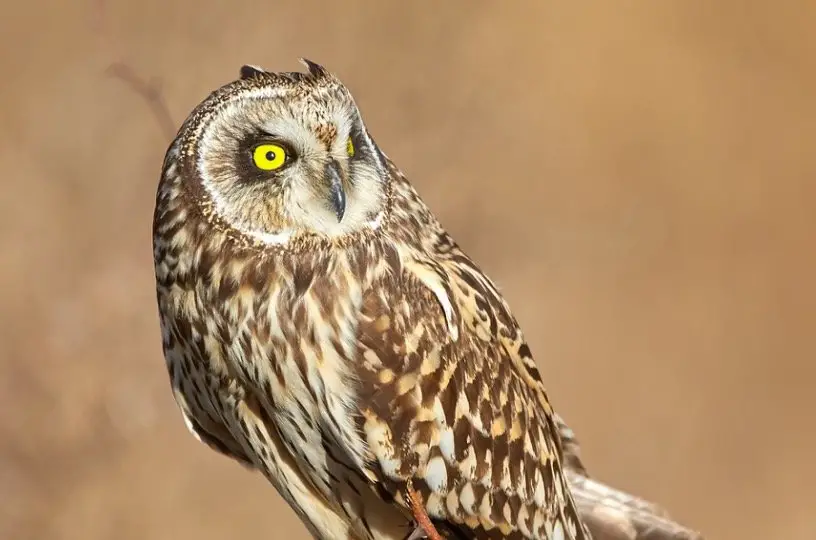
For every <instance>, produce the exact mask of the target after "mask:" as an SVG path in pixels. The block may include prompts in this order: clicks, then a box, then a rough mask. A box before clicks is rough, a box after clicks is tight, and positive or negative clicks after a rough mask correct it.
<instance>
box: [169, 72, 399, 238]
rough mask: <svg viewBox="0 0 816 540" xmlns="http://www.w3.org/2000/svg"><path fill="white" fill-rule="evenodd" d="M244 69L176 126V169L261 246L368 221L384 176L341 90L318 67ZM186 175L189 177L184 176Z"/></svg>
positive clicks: (328, 234) (378, 212) (378, 214)
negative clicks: (180, 161) (181, 162)
mask: <svg viewBox="0 0 816 540" xmlns="http://www.w3.org/2000/svg"><path fill="white" fill-rule="evenodd" d="M307 65H308V67H309V73H308V74H304V73H280V74H278V73H268V72H265V71H262V70H260V69H257V68H252V67H249V66H245V67H244V68H243V69H242V70H241V79H240V80H238V81H235V82H233V83H230V84H228V85H226V86H224V87H222V88H221V89H219V90H217V91H216V92H214V93H213V94H212V95H211V96H210V97H209V98H208V99H207V100H205V101H204V102H203V103H202V104H201V105H200V106H199V107H198V108H197V109H196V110H195V111H194V112H193V113H192V114H191V115H190V117H189V118H188V120H187V122H186V123H185V126H184V127H183V128H182V131H181V132H180V136H179V139H178V140H179V141H181V145H182V146H181V148H180V150H181V154H182V155H183V156H184V155H186V156H190V157H192V158H193V159H191V160H187V161H186V163H187V167H188V169H189V168H194V169H195V171H190V170H185V171H183V174H182V176H183V177H184V178H186V179H187V180H186V181H192V182H194V183H197V184H198V185H197V186H195V187H196V188H198V189H197V190H198V191H199V192H200V197H201V198H202V199H204V200H203V201H202V202H203V203H205V204H207V205H208V206H209V207H210V208H211V209H212V211H214V212H215V214H217V215H218V217H219V218H220V220H221V221H222V222H224V223H226V224H228V226H230V227H232V228H234V229H235V230H237V231H239V232H240V233H242V234H244V235H247V236H250V237H252V238H253V239H255V240H259V241H261V242H263V243H265V244H274V245H285V244H287V243H288V242H289V241H290V240H292V239H293V238H296V237H303V236H312V237H318V238H324V239H333V238H340V237H344V236H346V235H349V234H350V233H354V232H356V231H359V230H362V229H365V228H376V227H378V224H379V223H380V221H381V219H382V213H383V212H384V210H385V202H386V185H387V173H386V170H385V167H384V163H383V155H382V154H381V152H380V151H379V149H378V148H377V147H376V145H375V144H374V142H373V141H372V139H371V137H370V136H369V134H368V132H367V130H366V128H365V126H364V124H363V122H362V119H361V117H360V113H359V111H358V109H357V107H356V105H355V103H354V100H353V99H352V97H351V95H350V93H349V92H348V90H347V89H346V88H345V87H344V86H343V85H342V84H341V83H340V82H339V81H338V80H337V79H336V78H334V77H333V76H332V75H331V74H329V73H328V72H327V71H325V70H324V69H323V68H321V67H320V66H317V65H315V64H312V63H308V62H307ZM190 173H193V174H190Z"/></svg>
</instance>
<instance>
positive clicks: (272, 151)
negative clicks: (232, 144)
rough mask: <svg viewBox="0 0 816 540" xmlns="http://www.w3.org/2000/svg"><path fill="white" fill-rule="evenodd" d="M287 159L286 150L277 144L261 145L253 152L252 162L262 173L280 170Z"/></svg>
mask: <svg viewBox="0 0 816 540" xmlns="http://www.w3.org/2000/svg"><path fill="white" fill-rule="evenodd" d="M286 158H287V155H286V150H284V148H283V147H282V146H279V145H277V144H259V145H258V146H256V147H255V150H253V151H252V161H253V163H255V166H256V167H258V168H259V169H261V170H262V171H274V170H275V169H280V168H281V167H283V164H284V163H286Z"/></svg>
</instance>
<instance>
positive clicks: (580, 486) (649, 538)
mask: <svg viewBox="0 0 816 540" xmlns="http://www.w3.org/2000/svg"><path fill="white" fill-rule="evenodd" d="M556 421H557V423H558V430H559V435H560V437H561V443H562V447H563V450H564V467H565V473H566V477H567V481H568V482H569V484H570V488H571V491H572V494H573V497H574V498H575V502H576V504H577V505H578V511H579V513H580V515H581V519H582V520H583V522H584V523H585V524H586V525H587V527H588V528H589V530H590V532H591V533H592V538H593V540H703V536H702V535H701V534H700V533H698V532H697V531H694V530H692V529H689V528H687V527H685V526H683V525H681V524H679V523H677V522H676V521H674V520H673V519H672V518H671V517H670V516H669V513H668V512H667V511H666V510H665V509H663V508H662V507H660V506H658V505H656V504H654V503H652V502H649V501H646V500H644V499H641V498H639V497H636V496H634V495H631V494H629V493H626V492H623V491H620V490H618V489H615V488H613V487H611V486H608V485H606V484H604V483H602V482H599V481H598V480H595V479H593V478H591V477H590V476H589V473H588V472H587V470H586V467H585V466H584V464H583V462H582V461H581V454H580V451H581V448H580V445H579V444H578V440H577V438H576V437H575V433H574V432H573V431H572V430H571V429H570V428H569V426H567V424H566V423H565V422H564V420H563V419H562V418H560V417H556Z"/></svg>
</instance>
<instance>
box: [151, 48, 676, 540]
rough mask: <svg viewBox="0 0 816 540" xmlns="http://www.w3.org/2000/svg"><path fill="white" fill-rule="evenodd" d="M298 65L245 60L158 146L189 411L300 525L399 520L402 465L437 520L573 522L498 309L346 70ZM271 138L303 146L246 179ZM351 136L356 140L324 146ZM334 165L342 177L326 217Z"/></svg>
mask: <svg viewBox="0 0 816 540" xmlns="http://www.w3.org/2000/svg"><path fill="white" fill-rule="evenodd" d="M308 66H309V72H308V73H304V74H302V73H285V74H272V73H267V72H264V71H262V70H259V69H257V68H249V67H246V68H244V70H242V78H241V79H240V80H238V81H236V82H234V83H230V84H228V85H226V86H224V87H222V88H221V89H219V90H217V91H216V92H214V93H213V94H212V95H211V96H209V97H208V98H207V99H206V100H205V101H204V102H203V103H202V104H201V105H199V106H198V107H197V108H196V109H195V110H194V111H193V112H192V113H191V115H190V117H189V118H188V119H187V121H186V122H185V124H184V125H183V126H182V128H181V130H180V131H179V134H178V137H177V138H176V140H175V141H174V142H173V144H172V145H171V146H170V148H169V150H168V152H167V156H166V159H165V163H164V168H163V171H162V178H161V182H160V185H159V189H158V195H157V204H156V211H155V219H154V256H155V265H156V279H157V290H158V304H159V311H160V316H161V326H162V337H163V345H164V351H165V356H166V360H167V366H168V370H169V373H170V378H171V381H172V388H173V391H174V395H175V398H176V400H177V402H178V404H179V407H180V408H181V410H182V413H183V415H184V418H185V421H186V422H187V425H188V427H189V429H190V430H191V431H192V432H193V433H194V434H195V435H196V436H197V437H198V438H199V439H200V440H201V441H203V442H205V443H207V444H208V445H210V446H211V447H213V448H214V449H216V450H217V451H219V452H221V453H224V454H226V455H228V456H231V457H232V458H234V459H236V460H238V461H240V462H241V463H243V464H244V465H246V466H248V467H251V468H254V469H257V470H259V471H261V472H262V473H263V474H265V475H266V477H267V478H268V479H269V481H270V482H271V483H272V484H273V485H274V486H275V488H276V489H277V490H278V492H279V493H280V494H281V496H283V497H284V499H285V500H286V501H287V502H288V503H289V504H290V506H292V508H293V509H294V510H295V511H296V512H297V513H298V515H299V516H300V518H301V519H302V520H303V521H304V523H305V524H306V526H307V527H308V528H309V530H310V532H311V533H312V534H313V535H314V536H315V537H317V538H326V539H329V538H338V539H345V538H364V539H395V540H398V539H402V538H405V537H406V536H408V534H409V533H410V532H411V526H410V523H411V520H412V516H411V512H410V510H409V507H408V502H407V498H406V485H407V482H408V481H410V482H411V484H412V485H413V488H414V489H415V490H416V491H417V492H418V493H419V494H420V495H421V498H422V500H423V501H424V505H425V509H426V511H427V513H428V515H429V516H430V517H431V518H432V520H433V521H434V523H435V525H436V526H437V527H438V529H439V531H440V532H442V533H443V534H444V535H449V536H453V537H461V538H537V539H552V540H562V539H565V540H583V539H588V538H590V537H591V536H590V533H589V531H588V530H587V529H586V526H585V525H584V524H582V518H581V517H580V516H579V506H578V504H577V503H576V499H575V497H573V495H572V492H571V488H570V485H569V483H568V476H567V475H574V474H578V473H576V472H575V471H572V470H567V469H566V468H565V464H564V459H565V456H564V454H563V448H562V442H561V438H560V436H559V429H565V428H564V427H563V425H562V424H561V423H560V420H559V419H558V418H557V416H556V415H554V413H553V411H552V408H551V406H550V403H549V401H548V398H547V394H546V391H545V388H544V385H543V382H542V379H541V376H540V374H539V372H538V370H537V368H536V365H535V363H534V361H533V358H532V355H531V352H530V349H529V347H528V346H527V344H526V343H525V341H524V337H523V335H522V333H521V330H520V328H519V326H518V324H517V322H516V320H515V319H514V318H513V316H512V314H511V312H510V309H509V308H508V306H507V304H506V303H505V301H504V300H503V298H502V297H501V295H500V294H499V292H498V290H497V289H496V287H495V285H494V284H493V283H492V282H491V281H490V280H489V279H488V278H487V277H486V276H485V275H484V274H483V273H482V272H481V271H480V270H479V269H478V267H477V266H476V265H475V264H474V262H473V261H472V260H471V259H470V258H468V257H467V255H465V254H464V253H463V252H462V250H461V249H460V248H459V247H458V246H457V245H456V243H455V242H454V241H453V240H452V239H451V237H450V236H449V235H448V234H447V233H446V232H445V231H444V230H443V228H442V227H441V225H440V224H439V223H438V221H437V220H436V219H435V217H434V216H433V214H432V213H431V212H430V210H429V209H428V208H427V206H426V205H425V204H424V203H423V202H422V200H421V199H420V198H419V196H418V195H417V193H416V191H415V190H414V189H413V187H412V186H411V185H410V184H409V182H408V181H407V179H406V178H405V177H404V176H403V175H402V173H401V172H400V171H399V170H398V169H397V168H396V166H395V165H394V164H393V163H392V162H391V161H390V160H389V159H388V158H387V157H386V156H385V154H383V153H382V152H381V150H380V149H379V148H378V147H377V146H376V144H375V143H374V142H373V140H371V138H370V135H368V132H367V130H366V129H365V127H364V125H363V124H362V120H361V119H360V117H359V113H358V112H357V109H356V105H354V102H353V100H352V98H351V96H350V94H348V91H347V90H346V89H345V87H344V86H343V85H342V84H341V83H340V82H339V81H338V80H337V79H336V78H335V77H334V76H332V75H331V74H329V73H328V72H326V71H325V70H324V69H323V68H321V67H320V66H317V65H315V64H311V63H309V64H308ZM259 133H260V135H259ZM268 135H269V136H271V135H275V136H277V137H281V138H286V139H287V140H288V141H291V144H292V146H293V148H296V149H297V151H296V152H295V151H293V153H296V154H297V155H298V160H297V162H295V163H294V164H293V165H292V166H291V167H290V169H287V170H286V171H283V172H281V173H280V174H277V175H273V176H269V177H268V178H266V177H262V176H258V175H255V176H251V175H249V174H248V173H247V169H246V166H245V164H244V161H242V160H243V157H242V156H243V154H242V152H243V150H242V149H243V148H245V146H244V144H245V141H246V140H250V141H251V140H254V139H253V138H256V137H261V136H263V137H266V136H268ZM347 136H351V137H352V138H353V139H354V141H355V145H358V146H359V148H358V151H357V152H356V153H355V155H354V158H350V157H348V158H347V157H344V156H342V155H340V154H339V151H338V150H336V148H340V147H341V146H338V145H343V143H344V141H345V138H346V137H347ZM338 141H339V142H338ZM329 162H332V163H335V162H337V163H338V164H337V167H339V170H341V171H342V174H343V186H344V189H345V191H346V193H347V194H348V195H347V197H348V203H347V208H346V212H345V217H343V218H342V219H338V220H335V221H332V215H330V214H329V213H327V209H326V205H325V200H324V199H325V197H324V195H325V193H324V191H325V189H324V187H325V186H324V184H323V177H322V176H321V171H322V170H323V167H324V166H325V165H326V164H327V163H329ZM250 176H251V177H250ZM567 457H569V456H567ZM575 478H576V481H577V482H579V483H580V482H583V479H584V478H586V477H585V476H580V477H575ZM627 538H628V537H627ZM632 538H634V537H632ZM666 538H670V537H666Z"/></svg>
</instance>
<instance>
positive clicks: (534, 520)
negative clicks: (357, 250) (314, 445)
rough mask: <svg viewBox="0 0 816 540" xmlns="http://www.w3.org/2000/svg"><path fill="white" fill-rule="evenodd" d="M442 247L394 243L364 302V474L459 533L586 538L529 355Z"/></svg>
mask: <svg viewBox="0 0 816 540" xmlns="http://www.w3.org/2000/svg"><path fill="white" fill-rule="evenodd" d="M438 240H439V243H440V246H441V247H440V248H439V249H438V251H437V253H435V255H434V257H433V258H430V257H424V256H422V255H421V254H417V253H416V252H411V251H409V250H407V248H402V247H401V246H398V247H397V252H398V254H397V255H398V256H395V257H392V258H391V260H392V264H393V268H392V269H391V272H390V273H388V274H387V276H386V277H385V278H383V281H382V282H381V283H379V284H376V285H375V286H374V287H373V288H372V289H371V290H370V291H369V292H368V293H367V294H366V295H365V296H364V298H363V310H362V311H363V313H362V319H361V321H360V327H359V335H358V347H359V351H360V357H359V359H360V362H359V381H360V392H361V404H362V426H361V427H362V430H363V432H364V434H365V437H366V438H367V442H368V445H369V447H370V449H371V451H372V454H373V456H372V458H373V459H372V463H371V469H370V471H367V473H368V476H369V478H371V479H372V480H373V481H375V482H376V483H378V484H379V485H380V487H381V488H382V489H384V490H385V492H387V493H388V494H390V496H393V497H394V498H395V500H396V502H397V503H398V504H399V505H401V506H402V507H407V501H406V483H407V481H408V480H410V481H411V482H412V484H413V488H414V489H415V490H416V491H418V492H419V494H420V495H421V497H422V499H423V501H424V504H425V508H426V510H427V512H428V514H429V515H430V517H431V518H432V519H435V520H438V522H440V523H442V524H449V525H450V526H451V527H450V528H453V529H456V530H458V531H459V532H461V533H463V534H464V535H465V536H467V537H484V536H487V535H490V537H496V536H497V535H498V536H509V537H518V538H566V539H576V538H587V536H586V535H585V534H586V533H585V531H583V530H582V528H581V525H580V523H579V518H578V514H577V509H576V506H575V503H574V501H573V500H572V498H571V496H570V493H569V488H568V485H567V481H566V479H565V477H564V475H563V471H562V462H561V460H562V449H561V447H560V441H559V437H558V435H557V426H556V424H555V420H554V417H553V413H552V409H551V407H550V404H549V402H548V399H547V394H546V392H545V390H544V386H543V383H542V381H541V377H540V375H539V372H538V369H537V368H536V366H535V364H534V362H533V359H532V357H531V354H530V350H529V347H528V346H527V344H526V343H525V342H524V339H523V337H522V334H521V331H520V330H519V327H518V325H517V323H516V321H515V319H514V318H513V316H512V315H511V313H510V311H509V309H508V307H507V305H506V303H505V302H504V300H503V299H502V297H501V295H500V294H499V292H498V291H497V290H496V287H495V286H494V285H493V283H492V282H491V281H490V280H489V279H488V278H487V277H486V276H484V274H482V272H481V271H480V270H479V269H478V268H477V267H476V266H475V264H473V262H472V261H471V260H470V259H469V258H467V257H466V256H465V255H464V254H463V253H462V252H461V251H460V250H459V249H458V247H456V246H455V244H453V242H452V241H451V240H450V239H449V238H447V237H445V236H441V235H440V236H439V237H438ZM386 259H388V258H386ZM443 528H446V527H443Z"/></svg>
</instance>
